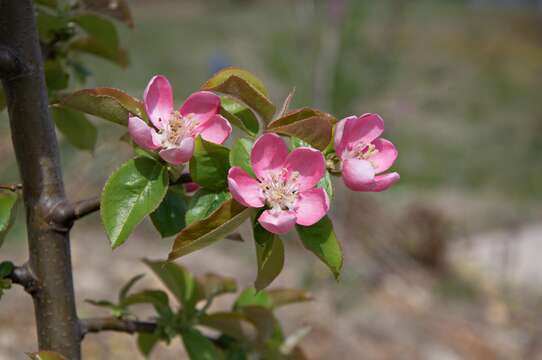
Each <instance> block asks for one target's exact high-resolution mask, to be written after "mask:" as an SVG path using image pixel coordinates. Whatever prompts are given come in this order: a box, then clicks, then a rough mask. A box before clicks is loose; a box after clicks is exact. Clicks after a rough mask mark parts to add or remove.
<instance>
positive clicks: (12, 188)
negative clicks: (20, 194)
mask: <svg viewBox="0 0 542 360" xmlns="http://www.w3.org/2000/svg"><path fill="white" fill-rule="evenodd" d="M0 189H2V190H9V191H13V192H15V191H17V190H22V189H23V184H9V185H0Z"/></svg>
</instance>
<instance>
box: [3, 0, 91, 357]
mask: <svg viewBox="0 0 542 360" xmlns="http://www.w3.org/2000/svg"><path fill="white" fill-rule="evenodd" d="M0 47H1V48H0V75H1V76H2V82H3V85H4V89H5V93H6V98H7V107H8V112H9V120H10V126H11V136H12V140H13V146H14V149H15V155H16V157H17V163H18V166H19V172H20V175H21V179H22V183H23V196H24V204H25V209H26V222H27V231H28V246H29V253H30V254H29V266H30V270H31V271H32V272H33V273H34V276H35V277H36V278H37V284H38V286H37V287H36V289H35V290H34V291H33V292H32V296H33V299H34V308H35V316H36V323H37V330H38V341H39V348H40V350H52V351H57V352H59V353H61V354H63V355H64V356H66V357H67V358H68V359H70V360H77V359H80V357H81V354H80V338H81V335H80V328H79V325H78V319H77V314H76V309H75V299H74V292H73V281H72V269H71V259H70V243H69V228H70V227H71V224H70V223H69V222H68V223H66V221H65V220H64V219H65V218H66V217H65V216H63V215H64V214H66V213H67V212H68V213H69V210H70V206H69V203H68V202H67V201H66V197H65V194H64V185H63V182H62V173H61V167H60V156H59V152H58V143H57V139H56V135H55V128H54V125H53V123H52V121H51V117H50V114H49V110H48V98H47V89H46V86H45V77H44V73H43V62H42V57H41V52H40V46H39V41H38V34H37V30H36V24H35V19H34V9H33V5H32V1H31V0H0ZM22 350H25V349H21V351H22ZM28 350H32V349H28Z"/></svg>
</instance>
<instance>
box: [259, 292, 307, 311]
mask: <svg viewBox="0 0 542 360" xmlns="http://www.w3.org/2000/svg"><path fill="white" fill-rule="evenodd" d="M266 292H267V296H269V298H270V299H271V303H272V306H273V308H277V307H281V306H285V305H289V304H296V303H300V302H306V301H311V300H313V299H314V298H313V296H312V294H311V293H309V292H307V291H305V290H300V289H272V290H267V291H266Z"/></svg>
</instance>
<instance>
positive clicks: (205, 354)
mask: <svg viewBox="0 0 542 360" xmlns="http://www.w3.org/2000/svg"><path fill="white" fill-rule="evenodd" d="M181 336H182V338H183V343H184V347H185V349H186V352H187V353H188V356H189V357H190V360H220V359H222V358H223V355H222V354H221V353H220V351H219V350H218V349H217V348H216V347H215V346H214V344H213V343H212V342H211V341H210V340H209V339H207V338H206V337H205V336H204V335H203V334H202V333H201V332H199V331H198V330H197V329H194V328H188V329H185V330H183V332H182V333H181Z"/></svg>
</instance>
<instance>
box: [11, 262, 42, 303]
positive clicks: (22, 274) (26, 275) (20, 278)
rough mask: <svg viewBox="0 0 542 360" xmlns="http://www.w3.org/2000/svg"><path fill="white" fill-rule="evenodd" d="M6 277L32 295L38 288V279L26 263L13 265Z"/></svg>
mask: <svg viewBox="0 0 542 360" xmlns="http://www.w3.org/2000/svg"><path fill="white" fill-rule="evenodd" d="M7 278H8V279H11V281H12V282H13V283H14V284H19V285H21V286H22V287H24V290H25V291H26V292H27V293H29V294H30V295H32V296H34V294H35V293H36V292H37V291H38V289H39V281H38V279H37V278H36V276H35V275H34V273H32V271H31V270H30V267H29V266H28V264H25V265H23V266H14V267H13V271H12V272H11V274H9V275H8V276H7Z"/></svg>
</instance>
